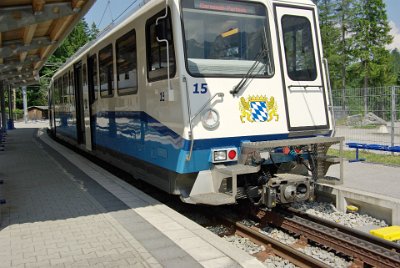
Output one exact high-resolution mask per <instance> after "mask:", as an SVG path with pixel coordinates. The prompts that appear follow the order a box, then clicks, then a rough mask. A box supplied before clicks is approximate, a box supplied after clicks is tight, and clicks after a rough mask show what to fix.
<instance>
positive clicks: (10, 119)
mask: <svg viewBox="0 0 400 268" xmlns="http://www.w3.org/2000/svg"><path fill="white" fill-rule="evenodd" d="M7 127H8V129H15V127H14V118H13V97H12V90H11V86H9V87H8V122H7Z"/></svg>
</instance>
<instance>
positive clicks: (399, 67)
mask: <svg viewBox="0 0 400 268" xmlns="http://www.w3.org/2000/svg"><path fill="white" fill-rule="evenodd" d="M390 54H391V56H392V59H391V60H392V63H391V66H392V72H393V74H394V76H395V80H396V82H395V83H396V85H398V86H400V51H399V50H398V49H397V48H395V49H394V50H392V52H391V53H390Z"/></svg>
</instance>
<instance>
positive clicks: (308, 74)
mask: <svg viewBox="0 0 400 268" xmlns="http://www.w3.org/2000/svg"><path fill="white" fill-rule="evenodd" d="M282 32H283V42H284V45H285V55H286V68H287V72H288V75H289V77H290V79H292V80H293V81H314V80H315V79H316V78H317V69H316V63H315V53H314V45H313V40H312V31H311V23H310V21H309V20H308V19H307V18H306V17H300V16H292V15H285V16H283V17H282Z"/></svg>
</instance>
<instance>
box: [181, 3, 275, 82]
mask: <svg viewBox="0 0 400 268" xmlns="http://www.w3.org/2000/svg"><path fill="white" fill-rule="evenodd" d="M182 13H183V24H184V33H185V41H186V60H187V68H188V71H189V73H190V74H191V75H193V76H207V75H208V76H220V75H229V76H231V75H234V76H243V75H246V74H247V73H248V71H249V69H250V68H252V66H254V64H255V61H260V64H257V69H256V70H254V71H253V76H255V77H257V76H258V77H269V76H272V75H273V71H274V70H273V63H272V52H271V49H270V47H271V40H270V33H269V30H268V29H269V27H268V18H267V13H266V8H265V6H264V5H262V4H259V3H254V2H253V3H250V2H238V1H226V0H216V1H215V0H213V1H210V0H189V1H187V0H185V1H182ZM261 52H265V53H263V57H261V58H260V57H258V55H260V53H261Z"/></svg>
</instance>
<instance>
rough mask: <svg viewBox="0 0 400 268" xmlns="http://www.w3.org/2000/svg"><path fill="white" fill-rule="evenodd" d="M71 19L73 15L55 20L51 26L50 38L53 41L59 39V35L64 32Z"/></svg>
mask: <svg viewBox="0 0 400 268" xmlns="http://www.w3.org/2000/svg"><path fill="white" fill-rule="evenodd" d="M73 19H74V16H72V15H71V16H68V17H66V18H63V19H58V20H56V21H55V22H54V23H53V25H52V27H51V31H50V40H51V41H53V42H57V41H59V38H60V36H61V35H62V34H63V33H65V31H66V30H67V28H68V27H69V26H70V25H71V23H72V21H73Z"/></svg>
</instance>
